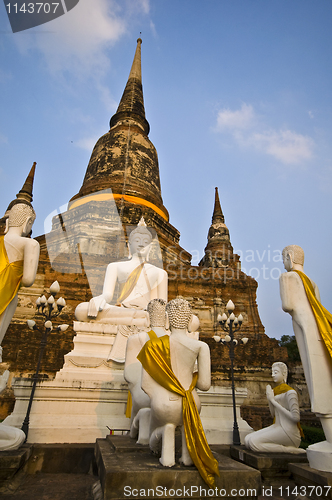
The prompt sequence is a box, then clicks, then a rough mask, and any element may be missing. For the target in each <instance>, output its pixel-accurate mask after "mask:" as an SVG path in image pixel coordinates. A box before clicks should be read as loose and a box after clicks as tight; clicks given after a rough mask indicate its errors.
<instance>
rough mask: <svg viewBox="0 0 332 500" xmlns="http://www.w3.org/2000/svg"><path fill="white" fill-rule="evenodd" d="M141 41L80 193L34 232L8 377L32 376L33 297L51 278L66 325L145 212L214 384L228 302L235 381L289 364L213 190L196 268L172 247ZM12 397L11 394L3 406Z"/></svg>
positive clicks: (222, 369) (51, 370)
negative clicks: (268, 330)
mask: <svg viewBox="0 0 332 500" xmlns="http://www.w3.org/2000/svg"><path fill="white" fill-rule="evenodd" d="M141 44H142V40H141V39H138V40H137V48H136V52H135V56H134V61H133V64H132V68H131V71H130V74H129V78H128V82H127V84H126V87H125V90H124V92H123V95H122V98H121V101H120V104H119V106H118V109H117V111H116V113H115V115H114V116H112V118H111V120H110V129H109V131H108V132H107V133H106V134H105V135H103V136H102V137H101V138H100V139H99V140H98V141H97V143H96V145H95V147H94V149H93V152H92V155H91V159H90V161H89V164H88V167H87V170H86V174H85V177H84V180H83V184H82V187H81V189H80V190H79V192H78V193H77V194H76V195H74V196H73V197H72V199H71V200H70V202H69V205H68V210H67V211H66V212H64V213H63V214H61V215H60V216H58V217H55V218H54V220H53V227H52V231H51V232H50V233H49V234H47V235H42V236H40V237H38V238H37V239H38V241H39V243H40V246H41V256H40V263H39V268H38V274H37V278H36V281H35V284H34V286H33V287H31V288H29V289H27V290H25V289H22V290H21V292H20V296H19V297H20V299H19V307H18V308H17V311H16V315H15V316H14V320H13V322H12V324H11V326H10V328H9V330H8V332H7V335H6V338H5V340H4V342H3V347H4V353H5V357H4V360H3V361H4V362H6V363H7V365H8V367H9V369H10V370H11V372H12V373H13V375H18V376H22V375H28V374H31V373H33V371H34V369H35V366H36V360H37V356H38V343H39V341H38V334H37V333H35V332H33V331H30V330H28V329H27V328H26V326H25V321H26V319H29V318H32V317H33V316H34V314H35V309H34V303H35V300H36V299H37V297H38V296H39V295H40V294H42V293H44V291H45V290H47V288H48V287H49V286H50V285H51V283H52V282H53V281H54V280H58V282H59V283H60V286H61V294H62V295H63V296H64V297H65V298H66V301H67V306H66V308H65V311H64V314H63V315H62V322H63V321H64V320H65V322H66V323H69V324H71V325H72V323H73V320H74V310H75V307H76V306H77V304H78V303H80V302H84V301H87V300H89V299H90V298H91V296H92V293H93V294H96V293H97V292H98V291H99V290H100V287H101V286H102V283H103V275H104V270H105V265H106V264H107V263H109V262H112V261H114V260H116V259H118V258H119V254H121V252H122V256H125V242H126V239H127V238H128V231H127V228H128V226H134V225H136V224H137V223H138V222H139V220H140V219H141V217H142V216H143V217H144V220H145V222H146V224H147V226H149V227H151V228H153V229H154V230H155V232H156V234H157V236H158V240H159V245H160V249H161V255H162V261H163V266H164V269H165V270H166V271H168V272H169V300H171V299H173V298H175V297H177V296H181V297H183V298H185V299H187V300H188V301H189V302H190V303H191V305H192V308H193V311H194V313H195V314H197V316H198V317H199V319H200V330H199V331H200V338H201V340H205V341H207V342H208V343H209V345H210V348H211V350H212V369H213V377H214V380H215V381H216V382H217V383H221V381H223V383H224V382H225V381H227V382H226V385H227V383H228V366H229V361H228V354H227V352H225V353H224V354H221V351H220V349H217V346H216V345H215V343H214V341H213V340H211V337H212V335H214V334H215V332H216V330H217V328H218V323H217V316H218V314H219V313H221V314H222V313H223V312H224V311H225V306H226V303H227V302H228V300H229V299H232V300H233V302H234V303H235V305H236V310H235V313H237V314H238V313H240V312H241V313H242V315H243V316H244V322H243V327H242V335H243V336H246V337H248V338H249V343H248V345H247V347H246V353H245V351H243V350H242V351H241V352H239V354H238V360H237V362H238V366H240V371H239V376H238V380H239V384H240V385H242V386H245V385H246V380H245V377H246V370H247V371H248V370H250V366H251V367H252V371H253V372H255V370H262V367H263V368H264V367H266V369H269V367H270V366H271V363H272V362H273V361H274V360H275V359H276V358H277V360H278V361H281V360H285V358H286V360H287V355H286V353H285V350H284V349H280V348H278V345H277V341H274V340H271V339H269V338H268V337H267V336H266V335H265V334H264V327H263V325H262V323H261V321H260V318H259V314H258V309H257V304H256V289H257V282H256V281H255V280H254V279H253V278H252V277H249V276H247V275H245V274H244V273H243V272H242V271H241V264H240V260H239V256H238V255H236V254H234V252H233V248H232V245H231V241H230V235H229V231H228V228H227V227H226V225H225V219H224V215H223V213H222V209H221V205H220V200H219V196H218V190H217V189H216V192H215V204H214V210H213V217H212V224H211V227H210V229H209V231H208V243H207V246H206V248H205V256H204V257H203V259H202V260H201V262H200V263H199V265H198V266H192V265H191V255H190V254H189V253H188V252H187V251H186V250H184V249H183V248H181V246H180V244H179V240H180V233H179V231H178V230H177V229H176V228H175V227H173V226H172V225H171V223H170V222H169V215H168V211H167V209H166V208H165V206H164V204H163V200H162V195H161V185H160V177H159V166H158V157H157V152H156V149H155V147H154V145H153V144H152V143H151V141H150V140H149V137H148V134H149V130H150V126H149V123H148V121H147V119H146V117H145V109H144V101H143V89H142V77H141ZM211 195H212V193H211ZM35 196H38V193H37V194H36V193H35ZM212 208H213V198H212V196H211V210H212ZM50 211H51V207H50ZM119 220H120V221H121V224H118V221H119ZM119 249H120V250H119ZM121 249H122V250H121ZM91 269H93V270H94V272H93V273H91ZM170 270H172V272H170ZM89 273H90V274H89ZM72 338H73V331H72V329H69V330H67V332H65V333H61V332H59V333H57V334H56V335H51V336H50V340H49V343H48V347H47V351H46V355H45V356H44V360H43V364H42V371H43V373H44V374H45V377H50V378H52V377H53V376H54V374H55V372H57V371H58V370H59V369H60V368H61V367H62V365H63V356H64V355H65V354H66V353H68V351H70V350H71V346H72ZM254 339H255V342H252V343H250V340H254ZM225 351H226V349H225ZM240 372H241V373H242V375H240ZM10 401H11V400H10V398H9V399H8V404H7V406H6V411H7V410H8V408H9V406H10Z"/></svg>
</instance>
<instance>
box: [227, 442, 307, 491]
mask: <svg viewBox="0 0 332 500" xmlns="http://www.w3.org/2000/svg"><path fill="white" fill-rule="evenodd" d="M230 453H231V457H232V458H234V459H235V460H238V461H239V462H242V463H244V464H246V465H249V466H250V467H254V469H257V470H259V471H260V473H261V474H262V480H263V481H264V484H265V485H266V484H269V485H270V484H275V483H278V484H279V483H280V484H281V482H282V481H285V480H286V481H287V480H289V478H290V477H291V472H290V470H289V464H290V462H291V463H299V464H307V456H306V455H305V454H301V455H295V454H292V453H257V452H255V451H251V450H248V449H247V448H245V447H244V446H231V448H230Z"/></svg>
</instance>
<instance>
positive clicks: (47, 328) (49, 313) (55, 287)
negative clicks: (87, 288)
mask: <svg viewBox="0 0 332 500" xmlns="http://www.w3.org/2000/svg"><path fill="white" fill-rule="evenodd" d="M59 291H60V286H59V283H58V282H57V281H55V282H54V283H52V285H51V286H50V294H51V295H50V297H49V298H48V299H47V298H46V297H45V295H43V296H42V297H38V299H37V300H36V306H37V314H39V315H40V316H43V317H44V319H45V322H44V331H43V332H42V331H41V330H40V329H39V328H38V326H37V325H36V322H35V321H34V320H32V319H29V320H28V321H27V323H28V327H29V328H30V329H31V330H38V331H39V332H41V333H42V337H41V340H40V351H39V357H38V363H37V368H36V372H35V374H34V375H33V377H32V380H33V384H32V389H31V394H30V399H29V404H28V409H27V413H26V416H25V419H24V422H23V425H22V431H23V432H24V433H25V435H26V440H27V439H28V432H29V420H30V411H31V406H32V401H33V397H34V394H35V390H36V384H37V382H38V375H39V369H40V363H41V360H42V358H43V355H44V351H45V347H46V344H47V336H48V334H49V333H50V332H51V331H52V330H53V325H52V321H51V319H54V318H56V317H57V316H59V314H60V313H61V311H62V309H63V308H64V307H65V305H66V301H65V299H63V298H62V297H60V298H59V299H58V300H57V301H56V302H55V296H56V294H57V293H59ZM68 327H69V325H59V326H57V327H56V328H55V330H58V331H61V332H65V331H66V330H67V328H68Z"/></svg>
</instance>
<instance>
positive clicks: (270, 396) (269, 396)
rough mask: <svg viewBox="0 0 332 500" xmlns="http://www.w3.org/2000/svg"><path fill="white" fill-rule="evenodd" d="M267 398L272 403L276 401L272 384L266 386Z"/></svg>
mask: <svg viewBox="0 0 332 500" xmlns="http://www.w3.org/2000/svg"><path fill="white" fill-rule="evenodd" d="M266 397H267V400H268V401H270V402H272V401H273V400H274V392H273V389H272V387H271V386H270V384H268V385H267V386H266Z"/></svg>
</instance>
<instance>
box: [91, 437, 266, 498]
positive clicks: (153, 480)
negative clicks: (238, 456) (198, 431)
mask: <svg viewBox="0 0 332 500" xmlns="http://www.w3.org/2000/svg"><path fill="white" fill-rule="evenodd" d="M95 456H96V462H97V465H98V475H99V477H100V481H101V486H102V491H103V495H104V500H122V499H125V498H134V497H137V498H150V497H151V498H152V497H158V496H159V497H161V498H164V499H167V498H179V499H182V498H197V499H203V498H220V497H227V496H232V498H237V499H239V498H252V499H255V498H257V497H258V495H259V494H260V488H261V479H260V473H259V471H257V470H255V469H252V468H251V467H248V466H246V465H244V464H240V463H238V462H235V461H234V460H231V459H230V458H229V457H226V456H224V455H220V454H218V453H214V456H215V457H216V458H217V460H218V462H219V472H220V477H216V486H215V488H214V489H211V488H209V487H208V486H207V485H206V484H205V483H204V481H203V479H202V478H201V476H200V474H199V472H198V471H197V469H196V467H194V466H192V467H184V466H182V465H179V464H176V465H175V466H173V467H163V466H162V465H161V464H160V463H159V459H158V457H157V456H155V455H153V454H152V453H151V452H150V450H149V448H148V446H142V445H136V444H135V442H134V440H132V439H130V438H129V437H127V436H108V437H107V439H98V440H97V443H96V449H95ZM148 490H149V491H148ZM152 490H153V491H152Z"/></svg>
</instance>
